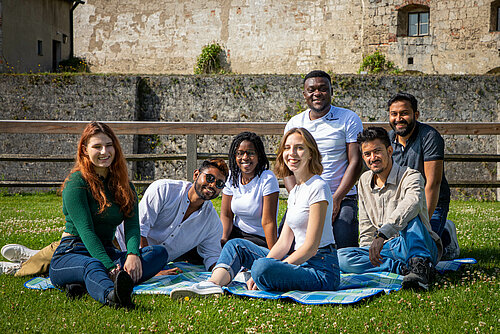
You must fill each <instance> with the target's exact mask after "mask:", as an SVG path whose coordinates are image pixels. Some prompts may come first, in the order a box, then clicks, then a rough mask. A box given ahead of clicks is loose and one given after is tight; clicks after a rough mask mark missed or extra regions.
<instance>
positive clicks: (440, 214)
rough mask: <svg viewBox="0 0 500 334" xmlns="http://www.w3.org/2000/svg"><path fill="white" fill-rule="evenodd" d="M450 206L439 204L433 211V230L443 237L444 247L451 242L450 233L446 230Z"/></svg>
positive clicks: (431, 221)
mask: <svg viewBox="0 0 500 334" xmlns="http://www.w3.org/2000/svg"><path fill="white" fill-rule="evenodd" d="M449 209H450V208H449V206H448V205H445V206H437V207H436V210H434V212H433V213H432V217H431V220H430V223H431V227H432V230H433V231H434V232H436V234H437V235H438V236H439V237H440V238H441V241H442V242H443V248H445V247H446V246H448V245H449V244H450V242H451V238H450V234H449V233H448V231H447V230H445V228H444V226H445V224H446V219H447V218H448V211H449Z"/></svg>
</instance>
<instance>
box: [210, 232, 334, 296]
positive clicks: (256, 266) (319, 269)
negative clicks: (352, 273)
mask: <svg viewBox="0 0 500 334" xmlns="http://www.w3.org/2000/svg"><path fill="white" fill-rule="evenodd" d="M268 253H269V249H267V248H265V247H260V246H257V245H256V244H254V243H253V242H251V241H248V240H245V239H232V240H229V241H228V242H227V243H226V244H225V245H224V248H223V249H222V252H221V255H220V257H219V261H217V264H216V265H215V268H224V269H226V270H227V271H228V272H229V275H230V276H231V279H233V278H234V276H235V275H236V274H237V273H238V272H239V271H240V269H241V267H244V268H248V269H250V270H251V273H252V278H253V280H254V281H255V284H256V285H257V287H258V288H259V289H260V290H263V291H290V290H302V291H320V290H336V289H337V288H338V286H339V283H340V272H339V266H338V259H337V251H336V249H335V248H334V247H333V246H326V247H323V248H320V249H318V252H317V253H316V255H314V256H313V257H311V258H310V259H309V260H307V261H306V262H304V263H302V264H301V265H298V266H297V265H294V264H289V263H286V262H283V261H281V260H276V259H272V258H267V257H266V256H267V254H268Z"/></svg>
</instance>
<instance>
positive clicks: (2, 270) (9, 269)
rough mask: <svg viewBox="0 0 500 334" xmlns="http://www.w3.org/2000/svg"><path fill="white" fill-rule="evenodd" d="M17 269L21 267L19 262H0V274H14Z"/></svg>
mask: <svg viewBox="0 0 500 334" xmlns="http://www.w3.org/2000/svg"><path fill="white" fill-rule="evenodd" d="M19 269H21V264H20V263H15V262H0V274H5V275H14V274H15V273H16V272H17V271H18V270H19Z"/></svg>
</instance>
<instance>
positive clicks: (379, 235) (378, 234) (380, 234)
mask: <svg viewBox="0 0 500 334" xmlns="http://www.w3.org/2000/svg"><path fill="white" fill-rule="evenodd" d="M375 238H382V239H384V240H387V239H388V238H387V237H386V236H385V234H384V233H382V232H380V231H377V232H376V233H375Z"/></svg>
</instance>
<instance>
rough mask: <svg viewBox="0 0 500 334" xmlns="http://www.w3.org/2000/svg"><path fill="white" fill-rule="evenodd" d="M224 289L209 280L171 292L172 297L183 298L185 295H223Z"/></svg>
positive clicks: (191, 296) (190, 296)
mask: <svg viewBox="0 0 500 334" xmlns="http://www.w3.org/2000/svg"><path fill="white" fill-rule="evenodd" d="M222 294H223V291H222V288H221V287H220V286H218V285H217V284H215V283H212V282H209V281H203V282H199V283H195V284H193V285H192V286H188V287H184V288H176V289H173V290H172V291H171V292H170V298H172V299H182V298H185V297H189V298H193V297H197V296H198V297H205V296H210V295H222Z"/></svg>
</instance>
